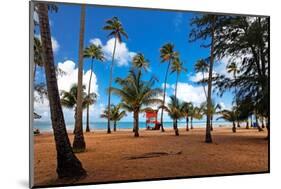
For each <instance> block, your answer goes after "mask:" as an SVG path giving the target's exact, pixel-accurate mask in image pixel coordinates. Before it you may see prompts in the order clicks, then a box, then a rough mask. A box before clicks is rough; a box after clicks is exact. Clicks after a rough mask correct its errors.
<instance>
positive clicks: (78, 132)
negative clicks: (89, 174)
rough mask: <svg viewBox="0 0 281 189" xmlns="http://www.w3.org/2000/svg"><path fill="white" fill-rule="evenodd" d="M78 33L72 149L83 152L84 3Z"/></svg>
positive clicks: (84, 145) (84, 146)
mask: <svg viewBox="0 0 281 189" xmlns="http://www.w3.org/2000/svg"><path fill="white" fill-rule="evenodd" d="M80 19H81V20H80V33H79V60H78V86H77V102H76V106H77V117H76V121H75V132H74V140H73V151H74V152H84V151H85V149H86V143H85V140H84V135H83V120H82V119H83V108H82V103H83V102H82V101H83V97H82V91H83V86H82V85H83V49H84V32H85V5H81V17H80Z"/></svg>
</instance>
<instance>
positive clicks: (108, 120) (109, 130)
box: [107, 36, 117, 134]
mask: <svg viewBox="0 0 281 189" xmlns="http://www.w3.org/2000/svg"><path fill="white" fill-rule="evenodd" d="M116 42H117V36H115V40H114V47H113V52H112V62H111V66H110V75H109V89H108V104H107V108H108V119H107V133H108V134H109V133H111V128H110V103H111V84H112V72H113V66H114V57H115V50H116Z"/></svg>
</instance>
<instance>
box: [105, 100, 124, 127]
mask: <svg viewBox="0 0 281 189" xmlns="http://www.w3.org/2000/svg"><path fill="white" fill-rule="evenodd" d="M120 109H121V104H120V103H119V104H117V105H113V104H111V108H110V111H111V113H110V116H111V118H110V120H111V121H113V131H116V127H117V122H118V121H120V120H121V119H122V118H123V117H124V116H126V112H125V111H124V110H123V111H121V112H120ZM108 115H109V114H108V110H107V109H105V110H104V111H103V113H102V114H101V118H108Z"/></svg>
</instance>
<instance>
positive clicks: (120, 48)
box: [90, 38, 136, 66]
mask: <svg viewBox="0 0 281 189" xmlns="http://www.w3.org/2000/svg"><path fill="white" fill-rule="evenodd" d="M114 41H115V38H111V39H109V40H108V41H107V42H106V44H104V45H103V44H102V42H101V40H100V39H98V38H94V39H91V40H90V43H92V44H95V45H100V46H102V49H103V52H104V54H105V58H106V59H107V60H109V61H110V60H111V58H112V52H113V48H114ZM135 54H136V53H135V52H131V51H129V49H128V47H127V45H126V43H124V42H121V43H119V42H117V43H116V50H115V60H116V63H117V66H127V65H128V64H129V62H130V61H131V59H132V57H133V56H134V55H135Z"/></svg>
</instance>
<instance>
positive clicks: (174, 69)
mask: <svg viewBox="0 0 281 189" xmlns="http://www.w3.org/2000/svg"><path fill="white" fill-rule="evenodd" d="M186 71H187V69H186V68H185V67H183V62H181V61H180V59H179V57H177V58H175V59H174V60H173V62H172V66H171V73H176V74H177V75H176V87H175V98H177V89H178V79H179V75H180V74H181V72H186Z"/></svg>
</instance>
